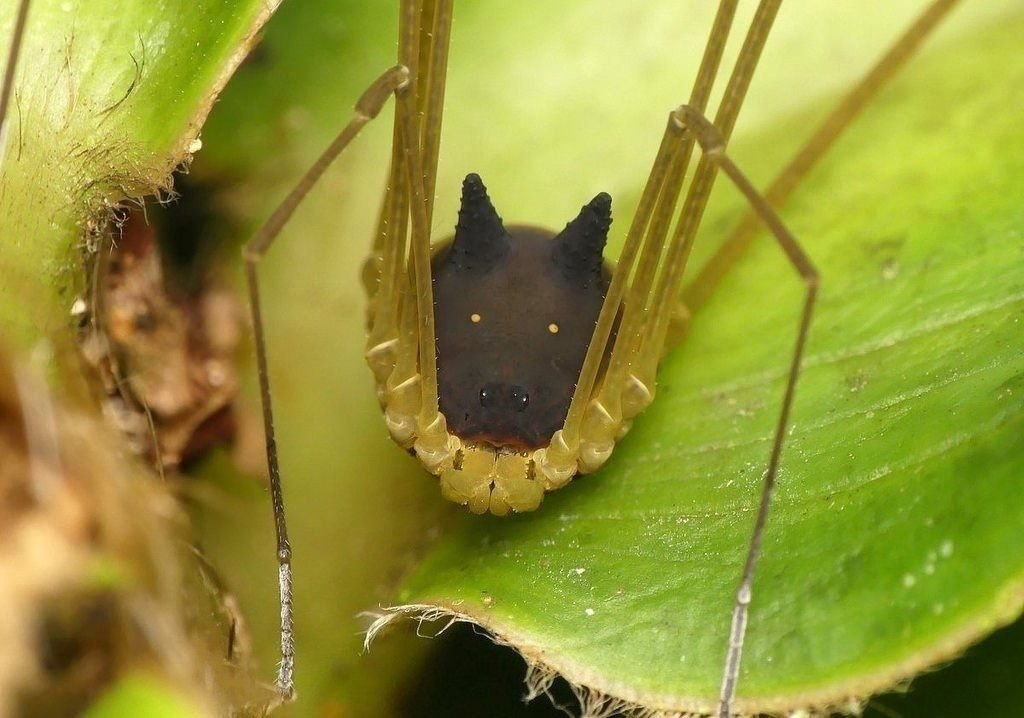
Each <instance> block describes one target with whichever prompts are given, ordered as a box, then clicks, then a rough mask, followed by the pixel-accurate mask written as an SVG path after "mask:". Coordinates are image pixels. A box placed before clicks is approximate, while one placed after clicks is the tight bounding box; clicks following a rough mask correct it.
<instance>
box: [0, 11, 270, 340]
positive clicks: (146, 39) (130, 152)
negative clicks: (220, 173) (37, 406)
mask: <svg viewBox="0 0 1024 718" xmlns="http://www.w3.org/2000/svg"><path fill="white" fill-rule="evenodd" d="M16 5H17V3H15V2H13V1H12V2H5V3H4V4H3V8H0V50H2V51H3V57H6V55H7V49H8V47H9V42H10V35H11V28H12V27H13V21H14V12H15V10H16ZM273 5H274V4H273V3H267V2H264V1H263V0H245V1H244V2H235V3H221V2H213V1H209V0H207V1H203V2H191V1H185V0H156V1H154V2H136V3H128V4H126V3H121V2H61V1H60V0H37V1H36V2H33V3H32V4H31V7H30V11H29V17H28V22H27V27H26V34H25V38H24V44H23V46H22V51H21V58H20V60H19V63H18V71H17V75H16V78H15V84H14V96H13V98H12V103H11V110H10V118H9V122H8V127H7V143H6V146H5V147H4V148H3V155H2V156H3V161H2V164H0V170H2V174H0V241H2V242H3V258H2V262H0V292H2V294H3V298H4V299H6V300H7V301H0V326H2V327H3V330H4V331H3V333H4V340H5V341H7V342H10V343H13V344H15V345H20V344H25V343H29V342H34V341H36V340H37V339H38V338H39V337H40V336H56V335H58V334H59V333H60V332H62V330H64V329H65V327H66V326H67V325H68V319H67V317H68V310H69V309H70V306H71V303H72V301H73V295H72V293H73V292H76V291H80V290H81V287H82V285H83V283H84V278H83V276H82V275H83V273H82V272H81V271H79V267H80V257H81V247H82V245H83V244H85V243H86V241H87V240H88V239H89V238H90V237H89V230H90V228H91V227H96V226H102V224H103V223H104V222H105V221H106V220H107V217H108V213H109V209H110V206H111V205H112V204H113V203H117V202H121V201H122V200H124V199H126V198H137V197H141V196H144V195H147V194H153V193H157V192H161V191H164V190H166V189H169V187H170V173H171V171H172V170H174V169H175V168H176V167H177V166H178V165H180V164H181V163H183V162H185V161H186V160H187V159H188V158H189V157H190V156H191V152H193V151H195V150H196V149H197V148H198V145H197V144H195V140H196V138H197V137H198V134H199V130H200V127H201V125H202V123H203V120H204V119H205V118H206V115H207V113H208V112H209V110H210V107H211V106H212V104H213V100H214V99H215V97H216V95H217V93H218V92H219V91H220V89H221V88H222V87H223V85H224V83H226V82H227V79H228V77H230V75H231V73H232V72H233V71H234V68H235V67H236V66H237V65H238V63H240V62H241V60H242V59H243V58H244V57H245V54H246V52H247V51H248V44H249V42H250V41H251V39H252V37H253V36H254V35H255V33H256V32H257V30H258V28H259V27H260V26H261V25H262V24H263V22H265V21H266V19H267V17H268V16H269V14H270V12H271V11H272V9H273ZM40 277H46V278H47V280H48V281H46V282H40V281H39V278H40ZM13 299H17V300H18V301H10V300H13Z"/></svg>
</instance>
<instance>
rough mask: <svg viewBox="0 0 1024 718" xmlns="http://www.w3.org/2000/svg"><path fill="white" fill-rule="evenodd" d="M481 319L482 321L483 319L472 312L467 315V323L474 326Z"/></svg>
mask: <svg viewBox="0 0 1024 718" xmlns="http://www.w3.org/2000/svg"><path fill="white" fill-rule="evenodd" d="M481 319H483V317H481V316H480V315H479V314H477V313H476V312H473V313H472V314H470V315H469V321H471V322H473V323H474V324H479V323H480V320H481Z"/></svg>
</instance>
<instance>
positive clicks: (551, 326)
mask: <svg viewBox="0 0 1024 718" xmlns="http://www.w3.org/2000/svg"><path fill="white" fill-rule="evenodd" d="M548 331H549V332H551V333H552V334H558V325H557V324H555V323H554V322H551V323H550V324H548Z"/></svg>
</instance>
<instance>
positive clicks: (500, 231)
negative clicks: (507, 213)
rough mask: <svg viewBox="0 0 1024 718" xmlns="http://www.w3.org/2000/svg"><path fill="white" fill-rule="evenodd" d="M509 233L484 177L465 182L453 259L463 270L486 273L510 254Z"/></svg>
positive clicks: (473, 176) (453, 247)
mask: <svg viewBox="0 0 1024 718" xmlns="http://www.w3.org/2000/svg"><path fill="white" fill-rule="evenodd" d="M508 241H509V240H508V233H507V232H506V231H505V226H504V225H503V224H502V223H501V217H499V216H498V212H497V211H496V210H495V209H494V205H493V204H491V198H490V197H488V196H487V188H486V187H484V183H483V181H482V180H481V179H480V175H478V174H475V173H472V174H468V175H466V179H465V180H463V181H462V206H461V207H459V223H458V224H457V225H455V239H454V240H453V241H452V255H451V258H452V260H453V261H454V262H455V264H456V266H458V267H459V268H460V269H477V270H486V269H488V268H490V267H491V266H493V264H494V263H495V262H497V261H498V260H499V259H501V257H502V256H504V254H505V253H506V252H507V251H508Z"/></svg>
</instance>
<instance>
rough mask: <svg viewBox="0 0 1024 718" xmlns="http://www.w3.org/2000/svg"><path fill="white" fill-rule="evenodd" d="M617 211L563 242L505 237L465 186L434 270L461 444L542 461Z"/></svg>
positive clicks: (566, 234) (596, 298)
mask: <svg viewBox="0 0 1024 718" xmlns="http://www.w3.org/2000/svg"><path fill="white" fill-rule="evenodd" d="M610 202H611V200H610V198H608V196H607V195H599V196H598V197H597V198H595V200H594V201H593V202H591V204H590V205H587V206H586V207H584V209H583V211H582V212H581V213H580V216H579V217H577V218H576V219H575V220H573V222H571V223H570V224H569V225H568V226H567V227H566V229H565V230H564V231H563V232H562V233H561V234H559V235H557V236H556V235H555V233H554V232H550V231H547V230H543V229H537V228H533V227H522V226H511V227H508V228H505V227H504V226H503V225H502V224H501V220H500V218H499V217H498V216H497V214H496V213H495V212H494V209H493V207H492V206H491V205H490V200H489V199H488V198H487V195H486V191H485V190H484V188H483V185H482V184H481V183H480V182H479V178H478V177H476V176H475V175H470V177H468V178H467V184H466V186H465V187H464V197H463V207H462V210H461V211H460V214H459V226H458V228H457V230H456V236H455V238H454V240H453V242H452V244H451V245H449V246H448V247H446V248H444V249H443V250H441V251H440V252H439V253H438V254H437V255H436V256H435V258H434V260H433V278H434V279H433V281H434V314H435V322H436V331H437V371H438V390H439V403H440V409H441V413H442V414H444V416H445V419H446V420H447V424H448V430H449V431H450V432H451V433H453V434H455V435H456V436H458V437H460V438H461V439H462V440H463V441H469V442H480V441H483V442H487V443H489V444H492V445H494V446H501V447H510V448H513V449H519V450H526V449H536V448H540V447H542V446H546V445H547V444H548V443H549V442H550V440H551V435H552V434H554V432H555V431H556V430H558V429H560V428H561V426H562V424H563V422H564V421H565V416H566V412H567V411H568V409H569V402H570V400H571V398H572V393H573V390H574V389H575V387H576V381H577V378H578V377H579V372H580V368H581V367H582V365H583V359H584V357H585V356H586V352H587V346H588V344H589V342H590V337H591V334H592V333H593V331H594V325H595V323H596V322H597V316H598V314H599V313H600V311H601V304H602V302H603V301H604V295H605V292H606V290H607V284H608V273H607V272H606V271H605V270H604V267H603V265H602V261H601V250H602V249H603V247H604V241H605V237H606V235H607V231H608V225H609V224H610V222H611V218H610ZM478 205H479V206H478ZM467 238H469V239H467Z"/></svg>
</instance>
